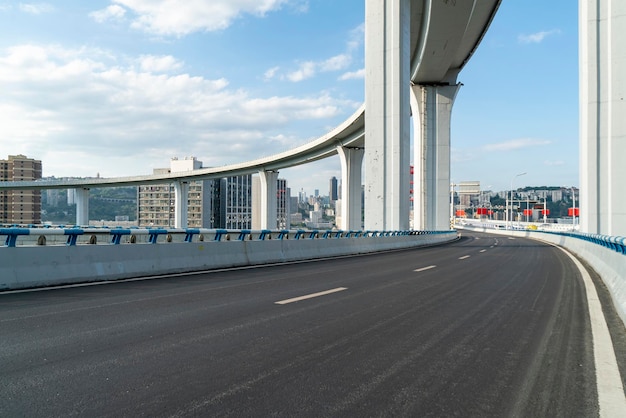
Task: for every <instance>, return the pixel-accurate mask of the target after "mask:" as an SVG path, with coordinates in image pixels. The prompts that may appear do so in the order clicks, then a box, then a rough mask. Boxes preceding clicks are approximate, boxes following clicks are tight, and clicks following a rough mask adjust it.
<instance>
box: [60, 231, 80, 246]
mask: <svg viewBox="0 0 626 418" xmlns="http://www.w3.org/2000/svg"><path fill="white" fill-rule="evenodd" d="M84 233H85V231H84V230H82V229H78V228H72V229H66V230H65V231H64V232H63V234H64V235H67V242H66V245H68V246H70V247H73V246H75V245H76V239H77V238H78V236H79V235H83V234H84Z"/></svg>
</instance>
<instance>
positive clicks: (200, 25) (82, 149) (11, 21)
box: [0, 0, 579, 195]
mask: <svg viewBox="0 0 626 418" xmlns="http://www.w3.org/2000/svg"><path fill="white" fill-rule="evenodd" d="M364 5H365V1H364V0H343V1H337V0H186V1H184V2H180V1H176V0H112V1H110V0H90V1H88V2H87V1H78V0H58V1H47V2H32V3H30V2H14V1H6V0H0V159H2V158H6V157H7V156H8V155H15V154H24V155H26V156H28V157H30V158H35V159H39V160H41V161H42V165H43V175H44V176H56V177H66V176H75V177H93V176H96V175H100V176H101V177H118V176H131V175H143V174H151V173H152V170H153V169H154V168H160V167H168V166H169V161H170V158H172V157H178V158H183V157H188V156H194V157H196V158H197V159H198V160H200V161H202V162H203V165H204V166H205V167H213V166H222V165H227V164H233V163H239V162H244V161H248V160H252V159H256V158H260V157H265V156H269V155H273V154H276V153H279V152H283V151H286V150H289V149H291V148H294V147H296V146H299V145H302V144H305V143H307V142H309V141H311V140H314V139H316V138H318V137H320V136H322V135H323V134H324V133H326V132H328V131H329V130H331V129H332V128H334V127H336V126H337V125H339V124H341V122H342V121H344V120H346V119H347V118H348V117H349V116H350V115H352V114H353V113H354V111H355V110H356V109H357V108H358V107H359V106H360V105H361V104H362V103H363V100H364V44H363V41H364V8H365V6H364ZM577 19H578V5H577V2H576V1H573V0H552V1H545V0H523V1H520V0H503V2H502V5H501V6H500V9H499V10H498V13H497V14H496V17H495V19H494V21H493V22H492V25H491V27H490V28H489V30H488V32H487V34H486V35H485V37H484V38H483V41H482V43H481V45H480V46H479V48H478V50H477V51H476V53H475V54H474V56H473V57H472V58H471V60H470V61H469V63H468V64H467V65H466V67H465V68H464V69H463V70H462V71H461V73H460V75H459V77H458V81H459V82H461V83H463V87H461V89H460V90H459V93H458V95H457V98H456V101H455V104H454V107H453V113H452V126H451V134H452V146H451V148H452V151H451V158H452V168H451V178H452V181H453V182H455V183H458V182H462V181H480V182H481V187H482V188H483V189H485V190H487V189H491V190H496V191H498V190H507V189H509V188H510V187H511V186H514V187H523V186H536V187H539V186H567V187H571V186H578V183H579V174H578V141H579V139H578V21H577ZM411 159H412V157H411ZM521 173H527V174H524V175H522V176H518V174H521ZM279 176H280V177H281V178H285V179H287V181H288V184H289V186H290V187H291V189H292V194H294V195H295V194H297V192H299V191H300V190H304V191H305V192H306V193H307V194H313V193H314V190H315V189H319V191H320V193H321V194H328V187H329V179H330V178H331V177H333V176H335V177H337V178H341V168H340V163H339V159H338V157H332V158H328V159H326V160H323V161H319V162H316V163H313V164H308V165H304V166H299V167H293V168H289V169H284V170H282V171H281V172H280V175H279Z"/></svg>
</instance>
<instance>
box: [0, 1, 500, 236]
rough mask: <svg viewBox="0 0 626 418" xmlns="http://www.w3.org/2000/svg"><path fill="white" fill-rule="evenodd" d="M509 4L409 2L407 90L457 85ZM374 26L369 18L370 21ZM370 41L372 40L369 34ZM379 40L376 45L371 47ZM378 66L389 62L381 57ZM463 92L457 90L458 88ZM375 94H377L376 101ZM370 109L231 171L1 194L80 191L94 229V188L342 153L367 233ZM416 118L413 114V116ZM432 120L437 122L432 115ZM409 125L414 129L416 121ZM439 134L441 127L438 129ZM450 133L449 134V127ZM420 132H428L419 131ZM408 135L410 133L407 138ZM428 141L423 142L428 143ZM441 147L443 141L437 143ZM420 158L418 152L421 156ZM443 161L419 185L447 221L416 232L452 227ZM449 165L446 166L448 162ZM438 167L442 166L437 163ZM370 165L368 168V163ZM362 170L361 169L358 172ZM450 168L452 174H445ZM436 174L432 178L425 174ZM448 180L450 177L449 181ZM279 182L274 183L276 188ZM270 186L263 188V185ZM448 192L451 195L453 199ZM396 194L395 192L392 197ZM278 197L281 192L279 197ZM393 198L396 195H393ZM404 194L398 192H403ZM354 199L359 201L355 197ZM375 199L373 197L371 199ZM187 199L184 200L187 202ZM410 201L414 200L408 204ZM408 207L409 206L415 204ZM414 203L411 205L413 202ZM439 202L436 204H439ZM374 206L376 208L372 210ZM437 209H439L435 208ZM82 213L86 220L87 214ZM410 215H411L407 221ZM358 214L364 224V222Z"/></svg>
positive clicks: (347, 192) (21, 185)
mask: <svg viewBox="0 0 626 418" xmlns="http://www.w3.org/2000/svg"><path fill="white" fill-rule="evenodd" d="M396 2H397V0H394V1H387V2H383V3H385V7H392V6H393V4H394V3H396ZM500 2H501V0H480V1H479V0H475V1H467V2H456V1H450V2H448V1H432V0H401V1H400V2H398V3H401V4H402V5H403V7H405V8H406V9H409V10H410V19H409V20H408V21H407V22H406V23H407V28H408V30H407V34H406V36H407V42H408V49H406V51H404V53H405V54H406V55H407V56H410V62H407V63H406V65H405V68H403V69H402V71H404V72H406V73H407V74H409V73H410V77H409V78H407V80H406V84H405V85H402V86H400V87H401V88H402V89H403V90H405V91H406V92H407V96H406V97H407V98H408V91H409V89H410V88H411V86H413V88H415V86H448V85H453V86H456V85H457V84H456V78H457V76H458V74H459V72H460V71H461V70H462V68H463V67H464V66H465V64H466V63H467V62H468V61H469V59H470V57H471V56H472V54H473V53H474V52H475V50H476V48H477V47H478V45H479V44H480V41H481V39H482V38H483V36H484V34H485V32H486V30H487V29H488V27H489V24H490V22H491V20H492V19H493V17H494V15H495V13H496V10H497V9H498V6H499V5H500ZM375 3H379V2H378V0H377V1H375V2H371V3H370V2H366V14H367V15H368V16H370V15H373V14H374V13H373V12H372V9H374V8H375V7H374V6H372V4H375ZM366 20H367V19H366ZM370 20H371V19H370ZM369 26H370V27H369V29H366V30H368V31H369V33H370V35H369V36H371V37H372V38H376V39H378V38H380V39H382V38H385V37H386V36H387V34H385V33H383V32H381V30H390V29H389V28H386V29H385V28H381V27H377V26H376V24H370V25H369ZM366 38H367V36H366ZM371 43H372V41H371V40H370V41H369V44H371ZM368 48H369V50H372V49H373V47H372V46H371V45H368V41H367V39H366V49H368ZM375 59H376V60H379V61H380V60H381V59H384V58H382V57H379V56H377V57H376V58H375ZM455 88H456V87H455ZM368 89H370V87H368V86H367V85H366V96H368V93H367V90H368ZM370 96H371V95H370ZM417 103H418V101H416V102H415V104H414V107H415V109H414V111H413V113H414V114H416V115H417V114H418V113H420V112H421V114H422V115H424V112H425V110H422V111H420V110H419V109H418V108H417ZM405 105H406V106H408V105H409V102H408V100H406V101H405ZM379 110H381V109H371V110H369V113H372V112H377V113H380V112H379ZM381 111H382V112H383V113H381V114H380V115H378V116H377V117H379V118H385V117H386V116H384V115H386V113H385V110H384V109H382V110H381ZM365 113H366V110H365V105H362V106H361V107H360V108H359V109H358V110H357V111H356V112H355V113H354V114H353V115H352V116H351V117H350V118H348V119H347V120H346V121H345V122H343V123H342V124H340V125H339V126H338V127H336V128H335V129H333V130H332V131H330V132H328V133H326V134H325V135H323V136H321V137H320V138H318V139H316V140H314V141H311V142H309V143H307V144H304V145H302V146H299V147H297V148H294V149H292V150H289V151H286V152H284V153H280V154H277V155H273V156H269V157H264V158H259V159H256V160H252V161H247V162H242V163H237V164H231V165H225V166H221V167H213V168H204V169H200V170H194V171H190V172H177V173H168V174H159V175H138V176H132V177H119V178H107V179H104V178H93V179H79V180H55V181H34V182H28V181H26V182H0V190H11V189H13V190H15V189H24V190H27V189H51V188H76V189H80V190H81V191H82V195H80V196H79V202H78V203H79V204H80V205H81V206H83V208H79V210H77V217H80V219H77V222H76V223H77V224H79V225H82V224H86V223H87V222H85V221H88V219H85V213H87V212H88V211H87V210H86V209H85V208H84V206H86V205H88V198H87V197H86V190H87V189H89V188H93V187H115V186H122V185H146V184H151V183H163V182H172V183H179V184H180V183H181V182H182V183H184V182H188V181H193V180H205V179H215V178H222V177H228V176H237V175H244V174H256V173H271V172H277V171H279V170H281V169H283V168H287V167H293V166H297V165H301V164H306V163H310V162H313V161H317V160H319V159H323V158H327V157H330V156H333V155H337V154H339V155H340V157H341V159H342V171H343V176H342V177H343V180H344V185H348V187H344V188H343V189H342V193H343V195H342V200H343V202H347V203H348V204H344V206H345V213H344V214H343V216H342V219H346V222H351V223H350V224H348V223H346V224H345V225H343V228H344V229H355V228H360V214H361V207H360V204H361V199H360V197H359V198H354V195H355V193H356V192H358V193H359V194H360V189H361V183H362V181H361V180H362V179H361V160H360V158H361V159H362V156H363V155H362V154H358V153H357V154H356V160H354V161H352V162H353V163H354V164H351V161H350V158H354V157H355V155H354V153H352V154H351V153H350V151H348V150H354V149H356V150H363V149H364V148H365V153H367V152H368V151H367V148H368V147H367V144H366V140H365V138H366V136H367V132H368V127H367V126H366V124H365V120H366V118H365ZM407 115H408V114H407ZM414 119H415V120H416V122H415V124H416V126H417V127H419V126H423V122H424V119H423V118H414ZM431 119H432V117H431ZM403 123H408V120H406V121H404V122H403ZM438 130H439V129H438ZM444 131H445V129H444ZM417 132H420V131H419V130H418V131H417ZM407 134H408V132H407ZM442 135H443V136H444V138H445V140H447V141H448V142H449V126H448V135H447V137H446V136H445V133H444V134H442ZM370 136H372V137H374V136H377V134H376V133H371V135H370ZM426 136H427V134H426V133H424V134H423V135H422V136H421V137H420V138H422V139H423V138H426ZM428 138H429V140H430V141H431V142H430V143H429V144H428V145H424V146H417V147H416V149H418V150H420V151H419V152H420V153H423V155H427V154H428V153H429V152H430V151H431V148H432V147H438V146H440V145H439V144H437V142H436V141H437V136H436V135H434V131H430V133H429V134H428ZM422 139H420V141H421V140H422ZM401 141H402V143H403V147H404V148H407V149H408V147H409V141H410V138H409V137H408V135H404V136H403V137H402V138H401ZM432 141H435V142H432ZM416 152H418V151H416ZM438 158H439V159H438V160H437V161H438V162H437V164H436V167H437V168H436V169H435V171H433V169H432V168H431V164H429V165H428V166H427V167H424V168H423V170H422V171H420V173H419V174H418V175H417V177H418V179H419V181H418V182H416V184H420V185H422V188H423V190H422V191H421V194H420V195H421V196H428V198H429V199H430V201H432V202H437V208H436V210H437V211H438V212H439V213H440V214H439V215H438V216H439V218H443V219H437V220H434V219H430V220H426V219H425V220H424V221H423V222H422V224H421V225H418V226H417V227H416V229H420V228H421V229H441V228H440V227H441V226H442V225H446V228H445V229H448V227H449V225H447V223H448V214H447V213H446V214H445V215H443V211H444V210H447V207H448V206H447V203H444V202H443V200H444V198H443V197H442V196H439V197H438V200H437V197H436V196H435V194H436V193H439V192H440V190H436V189H435V188H434V186H433V185H432V184H430V183H428V182H425V181H424V178H426V177H429V176H430V177H432V176H438V177H439V179H438V182H439V183H443V182H445V183H449V181H448V180H446V179H449V147H448V155H447V156H445V155H441V154H439V156H438ZM442 159H443V163H441V161H442ZM416 160H420V161H421V160H422V155H421V154H420V156H419V157H418V156H416ZM433 164H434V163H433ZM366 165H368V163H367V162H366ZM378 165H380V164H379V163H375V162H371V163H370V164H369V168H370V169H373V167H372V166H378ZM353 166H356V167H353ZM441 166H443V167H444V168H441ZM445 167H447V170H448V172H447V174H446V173H445ZM349 170H352V172H353V173H354V175H353V176H351V177H350V178H348V171H349ZM394 170H395V171H394V172H393V173H388V175H389V176H394V177H402V178H405V177H407V175H408V160H406V161H405V163H404V164H403V165H402V166H401V167H395V168H394ZM427 170H430V171H429V172H430V174H428V175H426V174H424V173H426V172H427ZM442 176H443V177H442ZM368 182H370V183H374V182H375V179H374V178H373V177H372V178H370V179H368ZM269 183H271V182H269ZM262 184H263V183H262ZM403 184H405V185H406V187H403V188H402V191H401V193H402V196H403V199H404V197H406V194H407V191H408V190H409V187H408V180H407V181H403ZM268 187H269V189H270V190H267V187H266V190H264V191H263V194H264V195H268V196H271V195H272V191H273V190H271V184H270V185H269V186H268ZM447 187H448V186H446V191H445V193H444V196H445V197H446V199H447ZM388 192H390V191H388ZM274 194H275V193H274ZM389 194H392V193H389ZM396 194H397V193H396ZM351 195H352V196H353V197H352V198H351V197H350V196H351ZM366 199H367V198H366ZM179 200H180V199H179ZM405 200H406V199H405ZM407 202H408V201H407ZM368 204H369V203H368V201H367V200H366V203H365V205H366V207H365V211H366V218H370V219H372V218H375V217H378V215H377V214H376V212H371V213H370V211H369V210H368ZM407 204H408V203H407ZM179 205H182V202H177V206H179ZM433 205H434V203H431V206H433ZM372 206H373V204H372ZM433 210H434V209H433ZM81 214H82V215H81ZM405 215H406V216H405ZM357 216H358V218H359V219H358V222H357V220H356V219H354V218H356V217H357ZM402 216H403V217H406V222H407V224H406V225H375V226H373V227H372V228H371V229H406V228H402V227H401V226H405V227H406V226H408V212H407V213H405V214H403V215H402ZM271 218H272V216H271V214H270V216H269V219H268V220H264V222H263V227H265V228H271V227H272V222H271ZM180 221H181V222H180V224H179V225H176V226H177V227H186V222H185V219H184V218H182V219H180Z"/></svg>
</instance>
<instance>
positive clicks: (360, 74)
mask: <svg viewBox="0 0 626 418" xmlns="http://www.w3.org/2000/svg"><path fill="white" fill-rule="evenodd" d="M359 79H365V68H361V69H360V70H356V71H350V72H347V73H343V74H342V75H341V76H340V77H339V80H342V81H343V80H359Z"/></svg>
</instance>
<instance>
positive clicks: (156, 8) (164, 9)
mask: <svg viewBox="0 0 626 418" xmlns="http://www.w3.org/2000/svg"><path fill="white" fill-rule="evenodd" d="M287 2H288V0H260V1H259V0H211V1H204V0H185V1H178V0H113V3H115V4H118V5H121V6H124V7H125V8H127V9H129V10H131V11H132V12H133V13H134V14H135V15H136V17H135V19H134V20H133V22H132V24H131V26H132V27H133V28H135V29H138V30H141V31H145V32H148V33H153V34H158V35H168V36H172V35H173V36H184V35H188V34H190V33H194V32H204V31H216V30H222V29H225V28H227V27H229V26H230V25H231V24H232V22H233V21H234V20H235V19H237V18H238V17H240V16H241V15H243V14H251V15H254V16H261V17H262V16H264V15H265V14H266V13H268V12H271V11H274V10H278V9H280V7H281V6H282V5H284V4H286V3H287ZM305 4H306V3H305Z"/></svg>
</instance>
